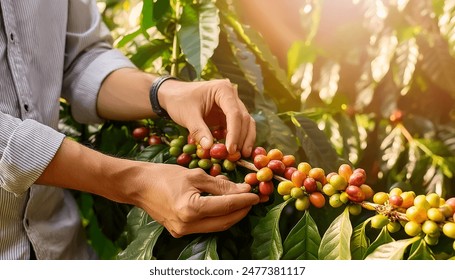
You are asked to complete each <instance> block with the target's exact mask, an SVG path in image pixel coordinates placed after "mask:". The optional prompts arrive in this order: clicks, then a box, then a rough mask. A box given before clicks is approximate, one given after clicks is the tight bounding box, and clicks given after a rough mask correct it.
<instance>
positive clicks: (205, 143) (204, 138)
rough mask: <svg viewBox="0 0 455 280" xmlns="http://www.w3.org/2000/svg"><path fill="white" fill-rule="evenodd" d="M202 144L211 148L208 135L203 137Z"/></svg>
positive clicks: (206, 147) (205, 147)
mask: <svg viewBox="0 0 455 280" xmlns="http://www.w3.org/2000/svg"><path fill="white" fill-rule="evenodd" d="M201 146H202V147H203V148H204V149H209V148H210V141H209V139H207V137H202V139H201Z"/></svg>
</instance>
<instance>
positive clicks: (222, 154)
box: [210, 143, 229, 159]
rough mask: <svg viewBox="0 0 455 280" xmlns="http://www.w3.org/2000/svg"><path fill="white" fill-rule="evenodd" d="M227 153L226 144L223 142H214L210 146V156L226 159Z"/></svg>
mask: <svg viewBox="0 0 455 280" xmlns="http://www.w3.org/2000/svg"><path fill="white" fill-rule="evenodd" d="M228 155H229V153H228V150H227V148H226V145H225V144H223V143H215V144H213V145H212V147H211V148H210V157H212V158H216V159H226V158H227V156H228Z"/></svg>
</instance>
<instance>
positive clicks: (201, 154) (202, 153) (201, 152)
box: [196, 146, 210, 159]
mask: <svg viewBox="0 0 455 280" xmlns="http://www.w3.org/2000/svg"><path fill="white" fill-rule="evenodd" d="M196 155H197V157H198V158H200V159H210V149H204V148H202V147H201V146H198V147H197V149H196Z"/></svg>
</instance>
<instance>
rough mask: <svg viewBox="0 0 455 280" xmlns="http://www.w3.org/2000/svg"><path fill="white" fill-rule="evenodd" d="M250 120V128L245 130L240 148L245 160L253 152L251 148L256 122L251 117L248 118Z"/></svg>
mask: <svg viewBox="0 0 455 280" xmlns="http://www.w3.org/2000/svg"><path fill="white" fill-rule="evenodd" d="M250 118H251V120H250V122H249V126H250V127H249V128H248V129H246V131H247V134H246V137H245V142H244V144H243V148H242V155H243V157H245V158H249V157H250V156H251V152H252V151H253V146H254V143H255V141H256V122H255V120H254V119H253V117H251V116H250Z"/></svg>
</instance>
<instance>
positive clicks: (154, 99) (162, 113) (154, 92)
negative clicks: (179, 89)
mask: <svg viewBox="0 0 455 280" xmlns="http://www.w3.org/2000/svg"><path fill="white" fill-rule="evenodd" d="M167 80H177V78H176V77H174V76H171V75H164V76H160V77H158V78H156V79H155V80H154V81H153V83H152V86H151V87H150V103H151V104H152V110H153V112H154V113H155V114H156V115H157V116H159V117H161V118H167V119H170V117H169V114H168V113H167V112H166V110H164V109H163V107H161V105H160V103H159V102H158V89H159V88H160V86H161V85H162V84H163V83H164V82H165V81H167Z"/></svg>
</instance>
